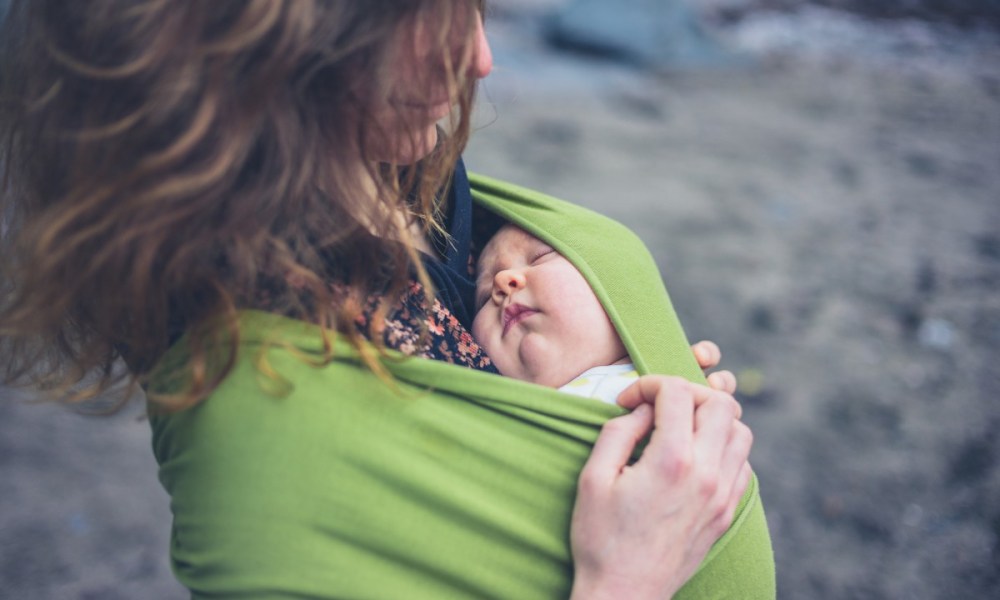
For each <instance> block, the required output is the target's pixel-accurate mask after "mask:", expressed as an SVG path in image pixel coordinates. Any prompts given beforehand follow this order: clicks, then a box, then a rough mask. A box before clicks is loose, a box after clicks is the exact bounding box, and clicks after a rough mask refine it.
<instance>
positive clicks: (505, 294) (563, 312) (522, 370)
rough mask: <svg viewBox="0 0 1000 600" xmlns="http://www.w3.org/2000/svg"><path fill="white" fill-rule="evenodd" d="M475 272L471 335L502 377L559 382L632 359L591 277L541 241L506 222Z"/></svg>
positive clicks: (484, 252) (562, 383)
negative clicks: (598, 296) (581, 272)
mask: <svg viewBox="0 0 1000 600" xmlns="http://www.w3.org/2000/svg"><path fill="white" fill-rule="evenodd" d="M477 272H478V276H477V279H476V306H477V307H478V312H477V313H476V318H475V320H474V321H473V323H472V333H473V335H474V336H475V337H476V340H477V341H478V342H479V344H480V345H481V346H482V347H483V348H484V349H485V350H486V352H487V353H488V354H489V356H490V358H491V359H493V363H494V364H495V365H496V367H497V369H498V370H499V371H500V373H501V374H503V375H506V376H508V377H514V378H516V379H523V380H525V381H530V382H532V383H537V384H540V385H546V386H550V387H560V386H563V385H565V384H567V383H569V382H570V381H571V380H572V379H573V378H575V377H577V376H578V375H580V374H581V373H583V372H584V371H586V370H587V369H590V368H593V367H598V366H602V365H610V364H614V363H616V362H619V361H621V360H622V359H625V358H627V356H628V355H627V353H626V352H625V346H624V345H623V344H622V341H621V338H619V337H618V333H617V332H616V331H615V328H614V326H612V325H611V321H610V320H609V319H608V315H607V313H605V312H604V308H603V307H602V306H601V303H600V302H599V301H598V300H597V296H595V295H594V292H593V290H592V289H591V288H590V285H589V284H588V283H587V280H585V279H584V278H583V275H581V274H580V272H579V271H577V270H576V267H574V266H573V265H572V263H570V262H569V261H568V260H566V258H564V257H563V256H562V255H561V254H559V253H558V252H556V251H555V250H553V249H552V248H551V247H550V246H549V245H548V244H546V243H545V242H543V241H542V240H540V239H538V238H536V237H534V236H533V235H531V234H529V233H527V232H525V231H524V230H522V229H520V228H518V227H515V226H513V225H505V226H504V227H503V228H501V229H500V231H499V232H497V234H496V235H495V236H493V239H491V240H490V241H489V243H488V244H487V245H486V247H485V248H483V252H482V254H481V255H480V257H479V265H478V269H477Z"/></svg>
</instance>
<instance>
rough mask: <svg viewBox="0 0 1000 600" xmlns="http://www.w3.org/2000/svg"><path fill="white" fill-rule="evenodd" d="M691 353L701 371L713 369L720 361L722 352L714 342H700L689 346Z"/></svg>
mask: <svg viewBox="0 0 1000 600" xmlns="http://www.w3.org/2000/svg"><path fill="white" fill-rule="evenodd" d="M691 351H692V352H694V357H695V360H697V361H698V365H699V366H700V367H701V368H702V369H714V368H715V367H716V366H718V364H719V362H720V361H721V360H722V350H720V349H719V346H718V344H716V343H715V342H710V341H708V340H702V341H700V342H698V343H697V344H694V345H693V346H691Z"/></svg>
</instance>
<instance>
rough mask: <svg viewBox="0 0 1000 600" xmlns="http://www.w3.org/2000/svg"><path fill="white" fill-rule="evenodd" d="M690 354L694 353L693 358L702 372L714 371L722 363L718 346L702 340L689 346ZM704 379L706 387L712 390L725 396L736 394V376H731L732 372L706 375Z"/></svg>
mask: <svg viewBox="0 0 1000 600" xmlns="http://www.w3.org/2000/svg"><path fill="white" fill-rule="evenodd" d="M691 352H693V353H694V358H695V360H697V361H698V366H700V367H701V369H702V370H703V371H707V370H709V369H714V368H715V367H717V366H719V362H720V361H722V350H719V346H718V344H716V343H715V342H710V341H708V340H702V341H700V342H698V343H697V344H694V345H692V346H691ZM706 378H707V379H708V386H709V387H711V388H712V389H716V390H719V391H722V392H726V393H727V394H734V393H736V376H735V375H733V372H732V371H716V372H714V373H709V374H707V375H706Z"/></svg>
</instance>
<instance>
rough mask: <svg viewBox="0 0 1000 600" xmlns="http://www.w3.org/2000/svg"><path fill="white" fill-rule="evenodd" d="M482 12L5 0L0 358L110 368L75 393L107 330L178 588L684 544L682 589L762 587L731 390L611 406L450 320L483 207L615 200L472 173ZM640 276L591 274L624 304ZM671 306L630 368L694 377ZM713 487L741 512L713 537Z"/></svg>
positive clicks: (504, 213) (439, 587) (593, 591)
mask: <svg viewBox="0 0 1000 600" xmlns="http://www.w3.org/2000/svg"><path fill="white" fill-rule="evenodd" d="M482 9H483V7H482V3H477V2H471V1H457V2H456V1H454V0H413V1H411V2H399V1H393V2H389V1H382V2H379V1H373V0H366V1H363V2H362V1H360V0H355V1H347V0H344V1H333V0H329V1H319V0H285V1H282V0H219V1H213V2H208V1H199V0H189V1H183V2H181V1H178V0H144V1H136V0H131V1H129V0H99V1H98V0H95V1H93V2H88V3H64V2H60V1H57V0H31V1H24V2H18V1H15V2H13V3H12V6H11V8H10V13H9V14H8V17H7V20H6V22H5V24H4V28H3V31H2V32H0V39H2V40H4V44H5V46H6V47H5V48H4V50H3V60H4V71H3V75H2V76H3V80H2V82H3V88H4V89H3V96H4V97H3V102H4V104H3V111H4V112H3V115H2V118H0V132H2V137H3V140H4V146H3V147H4V150H3V155H2V157H0V161H2V164H3V168H4V176H5V177H4V181H5V184H4V218H5V239H4V250H3V257H4V271H3V273H4V285H5V296H4V301H3V302H4V303H3V305H2V312H0V330H2V332H3V336H4V337H3V339H4V344H5V346H7V347H6V348H5V350H7V351H8V352H9V353H10V355H11V356H13V357H14V360H12V361H11V362H9V363H8V364H9V368H8V373H7V379H11V380H14V379H22V378H24V377H25V376H27V375H29V374H30V375H31V376H34V377H40V378H41V379H43V381H44V382H45V383H47V384H48V385H52V384H54V383H55V384H58V383H72V382H73V381H75V380H76V379H78V378H79V374H84V373H92V372H94V371H95V370H96V371H98V372H101V373H103V374H104V377H103V378H102V379H101V381H100V382H99V384H98V385H97V386H96V387H95V388H93V389H91V390H85V391H84V395H86V393H87V392H91V393H93V392H97V391H100V389H102V388H103V387H106V386H107V385H109V384H110V383H111V382H112V380H113V379H114V373H115V372H116V371H115V369H114V368H113V365H114V364H115V362H116V360H117V359H118V358H119V357H121V358H123V359H124V360H125V362H126V363H127V364H128V366H129V372H130V375H129V377H130V378H131V380H132V381H135V382H137V383H139V384H142V385H143V386H144V387H145V388H146V390H147V395H148V398H149V400H150V408H151V412H152V413H153V417H152V425H153V429H154V451H155V453H156V455H157V459H158V460H159V462H160V466H161V472H160V477H161V481H163V483H164V485H165V487H166V488H167V490H168V492H169V493H170V494H171V497H172V509H173V511H174V528H173V535H172V545H171V555H172V560H173V565H174V569H175V572H176V573H177V575H178V577H179V578H180V579H181V581H182V582H183V583H184V584H185V585H187V586H188V587H189V588H191V590H192V594H193V595H194V596H196V597H200V596H212V597H240V598H245V597H316V598H332V597H395V596H407V597H429V598H438V597H455V596H467V597H488V596H494V597H557V596H560V595H561V596H565V595H572V596H573V597H578V598H602V597H630V598H644V597H651V598H661V597H670V596H672V595H673V594H674V593H675V592H676V591H677V590H679V589H680V588H681V587H682V585H683V584H684V582H685V581H687V580H688V579H689V578H690V577H691V576H692V574H693V573H695V571H696V570H697V569H698V567H699V564H701V563H702V561H703V559H705V563H706V564H707V566H705V567H702V568H701V570H700V571H699V574H698V575H697V576H696V577H695V579H694V580H692V582H691V584H689V585H688V586H687V587H685V588H684V590H687V593H689V594H692V595H698V594H701V593H707V592H710V593H714V594H716V595H718V594H719V593H720V591H721V593H723V594H724V593H732V592H733V590H735V589H741V590H744V591H745V590H750V592H749V593H747V594H744V595H745V596H746V597H753V596H760V595H761V593H763V594H764V595H767V594H768V593H770V594H771V595H773V572H771V573H767V572H766V571H767V564H768V561H769V560H770V555H769V550H770V549H769V545H767V544H766V543H762V540H763V542H766V530H763V538H762V537H761V527H763V525H762V523H763V520H762V519H763V516H762V513H761V512H760V508H759V503H755V502H756V488H755V487H752V488H751V490H750V491H748V492H747V494H744V493H743V490H744V489H745V488H746V487H747V485H748V481H750V471H749V467H748V466H747V464H746V457H747V453H748V452H749V445H750V436H749V431H748V430H747V429H746V427H745V426H743V425H742V424H741V423H740V422H739V420H738V415H739V408H738V405H736V403H735V402H734V401H733V400H732V398H731V396H729V395H728V394H726V393H724V392H720V391H712V390H710V389H708V388H705V387H701V386H696V385H691V384H688V383H686V382H683V381H681V380H678V379H667V378H655V377H654V378H649V379H644V380H643V381H644V383H643V385H642V386H640V387H637V388H636V389H635V390H634V391H633V392H632V396H631V399H629V400H627V404H628V405H630V406H638V408H637V409H636V410H634V411H633V412H631V413H628V414H625V415H622V414H621V413H622V411H621V410H619V409H617V408H615V407H610V406H602V407H599V408H598V407H593V406H590V405H588V404H586V403H581V402H569V401H567V399H566V398H564V397H562V395H561V394H558V393H557V392H555V391H552V390H545V389H541V388H537V386H531V385H529V384H524V383H522V382H517V381H512V380H506V379H503V378H500V377H497V376H496V375H494V374H492V373H491V369H492V367H491V364H490V362H489V359H488V357H487V356H486V355H485V354H484V353H483V352H482V351H481V350H480V349H479V347H478V346H477V345H476V344H475V343H474V341H473V340H472V338H471V336H469V334H468V332H467V331H466V328H467V326H468V324H469V318H468V316H469V315H468V313H469V305H468V302H470V297H471V282H470V281H469V280H468V275H469V273H468V271H467V270H466V268H467V265H469V264H470V258H471V255H472V250H471V249H472V248H473V247H474V246H475V243H476V240H477V239H478V240H482V239H484V238H483V236H484V235H488V233H484V231H488V230H489V229H490V228H492V227H495V226H496V224H497V222H498V221H499V220H500V219H506V220H513V221H517V222H519V223H520V224H521V225H522V226H523V227H525V228H528V229H529V230H531V231H532V232H533V233H535V234H536V235H539V236H540V237H544V238H546V239H547V240H548V241H550V242H552V243H553V244H556V245H558V246H559V248H560V250H561V251H563V252H564V254H566V255H567V256H574V257H576V258H577V260H580V261H588V260H589V261H590V263H591V264H594V265H599V264H600V263H601V254H600V252H599V251H598V250H596V249H595V248H594V247H593V245H592V244H591V245H588V243H587V242H586V240H581V239H576V238H574V235H573V232H574V231H577V232H578V231H583V230H586V229H587V228H589V227H595V228H597V230H600V231H601V232H606V231H610V230H612V229H613V228H614V226H613V225H612V224H609V223H607V222H606V221H605V220H603V219H599V218H598V217H595V216H593V215H590V214H587V213H584V212H583V211H580V210H579V209H574V208H572V207H569V206H563V205H561V204H559V203H557V202H555V201H551V200H550V199H544V198H541V197H539V196H535V195H532V194H531V193H529V192H525V191H523V190H516V189H515V188H512V187H511V186H505V185H503V184H499V183H497V182H492V181H490V180H487V179H485V178H478V179H474V180H473V186H472V187H473V189H472V190H470V186H469V182H468V181H467V179H466V177H465V174H464V170H463V168H462V166H461V163H460V162H459V161H458V156H459V154H460V151H461V149H462V147H463V145H464V143H465V141H466V139H467V137H468V131H469V125H468V113H469V108H470V106H471V103H472V99H473V91H474V84H475V81H476V80H477V79H479V78H481V77H484V76H486V74H488V72H489V70H490V68H491V57H490V52H489V46H488V45H487V43H486V40H485V36H484V34H483V28H482V18H481V16H482ZM449 114H450V115H451V117H450V119H449V121H450V128H449V131H448V132H447V135H443V134H442V133H441V132H440V131H439V130H438V128H437V125H436V123H437V122H438V121H439V120H441V119H442V118H444V117H448V116H449ZM442 190H445V191H444V192H442ZM567 224H569V225H570V227H569V230H567V229H566V228H567ZM477 228H479V229H482V231H478V232H477V231H474V230H476V229H477ZM614 231H615V233H614V237H615V239H616V240H617V241H621V244H624V245H625V246H627V245H628V244H633V245H636V244H637V242H635V241H634V240H632V241H628V240H629V239H631V238H628V236H627V234H626V233H624V232H621V231H618V230H617V229H615V230H614ZM602 235H605V233H602ZM607 235H611V234H607ZM557 237H561V238H564V240H566V241H563V240H560V239H556V238H557ZM576 237H579V236H576ZM573 240H575V241H573ZM616 243H617V242H616ZM634 251H635V252H639V250H634ZM580 266H581V264H578V267H580ZM581 270H583V269H581ZM592 271H594V272H590V277H593V279H592V281H591V283H592V284H596V283H599V280H604V279H609V278H613V277H614V275H613V274H612V273H608V272H607V271H608V269H598V268H596V267H595V269H592ZM657 285H659V283H658V280H657ZM428 290H434V293H433V294H430V293H428ZM653 292H656V290H653ZM663 302H666V304H664V303H663ZM663 302H661V303H660V304H656V303H655V302H654V303H653V305H656V306H660V307H661V308H662V312H663V314H664V315H668V316H669V315H672V313H670V312H669V311H670V309H669V303H668V302H667V301H666V300H665V296H664V301H663ZM644 304H645V303H644ZM634 305H636V303H635V302H632V303H631V304H629V303H628V302H624V303H618V304H616V303H615V298H614V297H610V296H609V300H608V310H609V313H613V316H614V318H613V320H615V322H616V325H619V326H620V327H621V328H622V329H623V330H625V329H627V327H629V324H630V323H632V322H633V321H635V320H637V319H633V318H632V317H630V314H631V313H630V312H629V311H630V310H632V311H633V312H634V310H636V309H635V308H634ZM628 306H633V308H631V309H630V308H628ZM619 307H621V308H620V309H619ZM670 318H672V317H670ZM667 320H668V321H669V318H667ZM667 325H668V326H667V327H666V328H665V329H661V330H656V329H655V328H651V329H648V331H650V332H653V334H654V335H653V339H652V340H648V339H646V338H644V337H643V335H645V334H642V333H641V332H638V333H635V334H634V335H631V334H629V332H628V331H623V339H626V340H627V344H626V345H627V346H628V347H629V351H630V353H632V354H633V358H634V359H635V360H636V364H637V366H639V367H640V371H641V372H687V373H688V375H689V377H690V378H692V379H696V378H697V376H698V374H691V372H690V371H691V366H690V364H688V363H690V362H691V361H687V362H684V361H685V360H687V359H686V358H684V359H681V361H680V362H681V363H684V364H683V365H681V366H680V367H678V369H679V371H676V370H671V368H672V366H673V364H674V363H672V362H671V360H674V358H676V356H678V353H677V352H676V349H677V347H678V346H677V343H678V340H680V339H681V338H680V337H678V335H679V330H677V332H674V331H673V330H672V329H670V327H672V325H671V324H670V323H668V324H667ZM657 331H667V333H666V334H662V333H656V332H657ZM675 333H677V334H678V335H675ZM664 335H667V336H670V339H664V337H663V336H664ZM646 337H649V336H646ZM660 347H662V348H665V349H667V350H669V351H663V352H660V349H661V348H660ZM401 354H402V355H407V356H409V357H411V358H408V359H404V358H401ZM681 354H684V355H685V356H686V354H687V353H681ZM661 355H662V356H664V357H666V358H664V359H663V360H660V358H659V357H660V356H661ZM413 357H417V358H413ZM671 357H673V358H671ZM423 359H429V360H423ZM675 362H676V361H675ZM709 362H712V361H709ZM38 365H44V367H41V368H40V367H39V366H38ZM685 369H687V371H685ZM609 419H610V420H609ZM654 421H655V423H656V431H655V432H653V434H652V437H651V438H650V441H649V443H648V445H647V446H646V448H645V450H644V452H643V454H642V457H641V458H639V459H638V460H637V461H635V462H633V461H632V460H631V455H632V454H633V451H634V449H635V446H636V444H637V442H638V441H639V440H640V439H642V438H643V437H644V436H645V435H646V434H648V433H649V431H650V429H651V428H652V426H653V423H654ZM605 422H606V423H607V424H606V425H605ZM602 425H604V426H603V429H602ZM598 432H599V435H598ZM595 442H596V443H595ZM588 456H589V458H588ZM584 463H585V465H584ZM630 463H631V466H627V465H629V464H630ZM581 467H582V475H581V474H580V473H581ZM578 475H579V483H578V484H577V476H578ZM577 489H578V492H579V493H578V494H576V499H575V504H574V492H576V491H577ZM571 514H572V521H571V520H570V515H571ZM734 515H736V517H734ZM734 518H735V521H736V522H737V523H739V524H743V523H746V522H752V523H754V525H753V528H748V527H742V526H741V527H740V528H739V529H737V528H736V526H735V525H734V527H733V528H730V530H729V532H728V533H726V534H725V535H724V536H723V537H722V539H721V540H720V541H719V542H718V543H716V544H715V546H714V547H713V546H712V545H713V542H716V540H717V539H719V538H720V535H722V534H723V532H724V531H726V528H727V526H729V524H730V522H731V521H733V520H734ZM751 529H753V531H754V532H755V533H753V534H752V535H750V536H749V537H748V534H747V533H746V532H747V531H750V530H751ZM748 539H749V540H751V542H752V544H751V545H750V546H748V545H747V544H748V542H747V541H746V540H748ZM570 540H571V542H570ZM751 546H753V547H752V548H751ZM764 546H766V547H764ZM710 547H711V548H712V549H711V550H710ZM748 548H750V549H752V550H754V551H755V552H756V554H754V553H750V554H748ZM762 548H763V554H766V556H764V555H763V554H762V553H761V552H760V550H761V549H762ZM706 556H708V559H706V558H705V557H706ZM753 556H757V560H758V562H757V563H754V562H753V560H749V559H748V557H750V558H753ZM760 561H762V562H760ZM760 565H763V571H762V574H761V575H760V578H759V579H760V580H761V581H762V582H763V583H760V582H757V583H755V584H754V585H749V584H751V583H753V582H747V581H745V579H746V578H747V577H750V578H753V577H754V575H753V569H757V568H758V567H759V566H760ZM727 574H728V575H727ZM733 574H735V576H734V575H733ZM748 574H749V575H748ZM741 577H742V578H743V580H741ZM768 577H770V579H768ZM727 578H728V580H727ZM723 580H727V583H725V584H724V585H723ZM692 586H694V587H692ZM768 586H770V587H768ZM760 590H763V592H760ZM768 590H770V592H768ZM683 593H685V592H684V591H682V594H683Z"/></svg>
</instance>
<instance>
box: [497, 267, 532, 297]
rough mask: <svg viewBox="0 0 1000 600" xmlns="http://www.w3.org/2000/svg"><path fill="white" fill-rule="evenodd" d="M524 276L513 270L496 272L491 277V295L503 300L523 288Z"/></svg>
mask: <svg viewBox="0 0 1000 600" xmlns="http://www.w3.org/2000/svg"><path fill="white" fill-rule="evenodd" d="M524 284H525V281H524V275H523V274H522V273H521V272H520V271H517V270H514V269H504V270H502V271H498V272H497V274H496V276H494V277H493V295H494V297H499V299H503V298H505V297H507V296H509V295H511V294H513V293H514V292H516V291H517V290H519V289H521V288H523V287H524Z"/></svg>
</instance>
